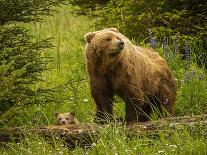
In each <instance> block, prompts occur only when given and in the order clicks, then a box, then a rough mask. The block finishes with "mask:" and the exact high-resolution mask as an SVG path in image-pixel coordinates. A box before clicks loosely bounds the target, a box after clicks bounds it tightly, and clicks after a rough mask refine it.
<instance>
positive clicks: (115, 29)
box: [108, 27, 119, 32]
mask: <svg viewBox="0 0 207 155" xmlns="http://www.w3.org/2000/svg"><path fill="white" fill-rule="evenodd" d="M108 29H109V30H111V31H114V32H119V30H118V29H117V28H113V27H110V28H108Z"/></svg>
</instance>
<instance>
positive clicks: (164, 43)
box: [163, 37, 168, 58]
mask: <svg viewBox="0 0 207 155" xmlns="http://www.w3.org/2000/svg"><path fill="white" fill-rule="evenodd" d="M163 50H164V56H165V58H168V44H167V38H166V37H164V38H163Z"/></svg>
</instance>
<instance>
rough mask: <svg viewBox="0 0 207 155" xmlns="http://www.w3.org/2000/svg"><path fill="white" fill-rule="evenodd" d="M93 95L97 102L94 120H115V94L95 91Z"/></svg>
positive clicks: (101, 122) (100, 122)
mask: <svg viewBox="0 0 207 155" xmlns="http://www.w3.org/2000/svg"><path fill="white" fill-rule="evenodd" d="M92 96H93V98H94V101H95V103H96V114H95V117H94V122H95V123H98V124H104V123H106V122H107V120H109V121H110V120H113V94H112V93H109V92H107V91H106V92H105V91H101V90H99V91H93V92H92Z"/></svg>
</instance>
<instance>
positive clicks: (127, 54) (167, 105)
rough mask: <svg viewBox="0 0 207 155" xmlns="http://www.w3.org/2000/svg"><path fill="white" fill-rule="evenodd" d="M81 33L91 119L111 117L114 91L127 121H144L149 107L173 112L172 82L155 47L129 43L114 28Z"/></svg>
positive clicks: (174, 89) (169, 112) (102, 120)
mask: <svg viewBox="0 0 207 155" xmlns="http://www.w3.org/2000/svg"><path fill="white" fill-rule="evenodd" d="M84 37H85V40H86V42H87V43H86V47H85V58H86V65H87V72H88V74H89V80H90V88H91V94H92V96H93V98H94V101H95V103H96V114H95V122H100V123H104V122H105V119H106V118H110V119H112V118H113V96H114V94H116V95H118V96H120V97H121V98H122V99H123V100H124V101H125V105H126V116H125V121H126V122H127V124H131V123H134V122H137V121H139V122H143V121H148V120H149V116H150V114H151V113H152V111H153V107H157V108H158V109H159V111H160V112H166V113H167V114H168V115H173V114H174V103H175V99H176V82H175V80H174V78H173V77H172V73H171V71H170V70H169V68H168V65H167V63H166V61H165V59H164V58H162V57H161V56H160V55H159V54H158V53H157V52H156V51H154V50H153V49H148V48H143V47H139V46H135V45H133V44H132V42H131V41H130V40H129V39H128V38H127V37H125V36H124V35H123V34H121V33H120V32H119V31H118V30H117V29H116V28H107V29H103V30H100V31H96V32H89V33H87V34H85V36H84Z"/></svg>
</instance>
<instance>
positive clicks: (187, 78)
mask: <svg viewBox="0 0 207 155" xmlns="http://www.w3.org/2000/svg"><path fill="white" fill-rule="evenodd" d="M189 80H190V73H189V72H188V71H187V72H186V74H185V82H187V81H189Z"/></svg>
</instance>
